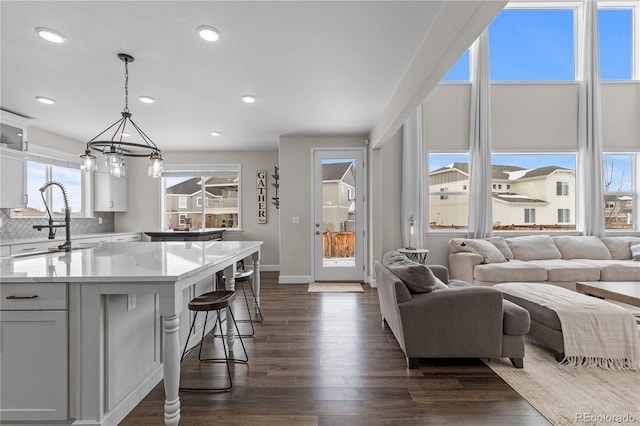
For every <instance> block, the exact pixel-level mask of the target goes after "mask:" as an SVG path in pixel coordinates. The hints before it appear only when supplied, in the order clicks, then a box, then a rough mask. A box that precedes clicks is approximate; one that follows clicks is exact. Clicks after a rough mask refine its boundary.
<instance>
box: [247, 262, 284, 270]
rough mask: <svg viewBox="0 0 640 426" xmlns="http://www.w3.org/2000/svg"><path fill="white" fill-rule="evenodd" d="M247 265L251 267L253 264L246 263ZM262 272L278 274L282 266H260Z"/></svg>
mask: <svg viewBox="0 0 640 426" xmlns="http://www.w3.org/2000/svg"><path fill="white" fill-rule="evenodd" d="M245 265H248V266H251V262H248V263H247V262H245ZM260 271H261V272H278V271H280V265H260Z"/></svg>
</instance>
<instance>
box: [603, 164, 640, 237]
mask: <svg viewBox="0 0 640 426" xmlns="http://www.w3.org/2000/svg"><path fill="white" fill-rule="evenodd" d="M639 155H640V154H605V155H604V161H603V168H602V170H603V175H604V209H605V210H604V221H605V222H604V223H605V229H611V230H614V229H629V230H631V229H634V228H633V223H634V221H633V218H634V215H635V213H634V200H635V198H636V192H635V191H636V190H634V186H633V182H634V180H636V181H637V179H638V178H637V173H638V170H636V169H635V168H634V163H635V164H638V163H637V161H638V156H639Z"/></svg>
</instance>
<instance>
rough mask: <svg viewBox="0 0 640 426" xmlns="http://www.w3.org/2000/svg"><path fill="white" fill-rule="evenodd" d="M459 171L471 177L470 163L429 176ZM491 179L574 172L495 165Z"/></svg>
mask: <svg viewBox="0 0 640 426" xmlns="http://www.w3.org/2000/svg"><path fill="white" fill-rule="evenodd" d="M454 169H455V170H459V171H460V172H462V173H464V174H466V175H467V176H468V175H469V163H462V162H458V161H456V162H454V163H451V164H449V165H447V166H444V167H440V168H438V169H436V170H433V171H432V172H430V173H429V174H435V173H441V172H444V171H447V170H454ZM491 169H492V170H491V177H492V179H505V180H516V179H524V178H532V177H541V176H548V175H550V174H551V173H553V172H555V171H556V170H566V171H573V170H571V169H567V168H565V167H560V166H545V167H538V168H535V169H525V168H524V167H518V166H506V165H499V164H495V165H492V166H491Z"/></svg>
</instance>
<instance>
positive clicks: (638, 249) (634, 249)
mask: <svg viewBox="0 0 640 426" xmlns="http://www.w3.org/2000/svg"><path fill="white" fill-rule="evenodd" d="M629 248H630V249H631V258H632V259H633V260H640V243H631V244H630V247H629Z"/></svg>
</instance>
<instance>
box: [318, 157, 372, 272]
mask: <svg viewBox="0 0 640 426" xmlns="http://www.w3.org/2000/svg"><path fill="white" fill-rule="evenodd" d="M364 157H365V150H364V149H358V148H351V149H336V148H334V149H329V150H325V149H315V150H314V151H313V182H312V185H313V188H312V194H313V196H312V200H313V212H314V221H313V224H312V227H313V229H312V232H313V263H314V280H315V281H342V280H344V281H363V280H364V277H365V271H364V264H365V262H364V257H365V253H366V247H365V238H364V230H365V229H366V226H365V201H364V194H365V185H364V183H365V179H364V176H365V161H364Z"/></svg>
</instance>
